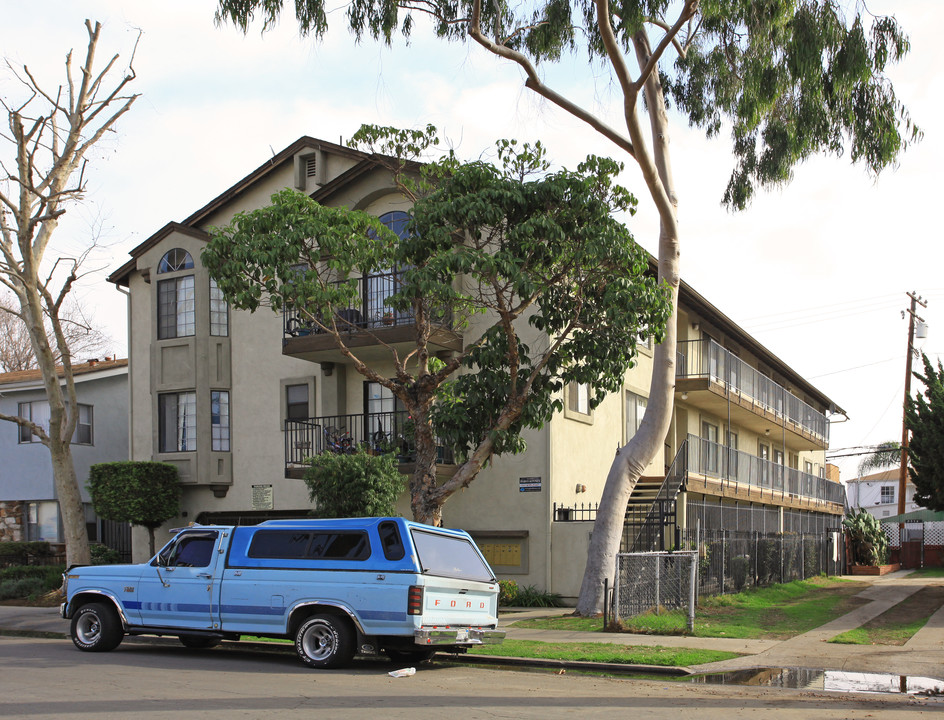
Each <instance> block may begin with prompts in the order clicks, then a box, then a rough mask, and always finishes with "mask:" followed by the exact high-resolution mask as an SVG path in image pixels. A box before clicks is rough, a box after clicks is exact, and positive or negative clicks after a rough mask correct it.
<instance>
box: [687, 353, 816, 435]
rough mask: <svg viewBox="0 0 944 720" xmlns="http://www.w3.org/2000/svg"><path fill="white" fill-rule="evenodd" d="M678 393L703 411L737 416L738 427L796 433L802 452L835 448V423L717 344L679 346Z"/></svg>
mask: <svg viewBox="0 0 944 720" xmlns="http://www.w3.org/2000/svg"><path fill="white" fill-rule="evenodd" d="M676 361H677V362H676V386H675V391H676V393H677V394H679V393H687V394H688V395H689V396H690V397H692V399H693V402H694V403H695V404H696V405H698V406H699V407H703V408H705V409H707V410H710V411H712V412H714V413H715V414H716V415H717V416H719V417H728V413H729V412H730V413H732V415H731V417H732V422H734V421H736V422H737V424H739V425H742V426H744V427H745V428H748V429H750V430H752V431H754V432H756V433H757V434H758V435H765V434H766V435H769V434H770V429H771V427H774V428H783V429H784V430H785V431H786V432H789V433H790V434H791V436H792V437H791V441H790V442H788V444H789V445H790V447H791V448H794V449H798V450H804V449H805V450H815V449H823V448H825V447H827V445H828V444H829V421H828V420H827V419H826V416H825V415H824V414H823V413H821V412H820V411H818V410H816V409H815V408H813V407H812V406H811V405H809V404H808V403H805V402H804V401H803V400H801V399H800V398H798V397H797V396H796V395H794V394H793V393H791V392H790V391H788V390H787V389H786V388H784V387H783V386H782V385H779V384H778V383H776V382H774V381H773V380H771V379H770V378H769V377H767V376H766V375H763V374H762V373H761V372H759V371H758V370H757V369H755V368H753V367H751V366H750V365H748V364H747V363H745V362H744V361H743V360H741V359H740V358H739V357H737V356H736V355H733V354H732V353H730V352H728V351H727V350H725V349H724V348H723V347H721V346H720V345H718V343H716V342H715V341H714V340H688V341H685V342H680V343H679V344H678V355H677V358H676Z"/></svg>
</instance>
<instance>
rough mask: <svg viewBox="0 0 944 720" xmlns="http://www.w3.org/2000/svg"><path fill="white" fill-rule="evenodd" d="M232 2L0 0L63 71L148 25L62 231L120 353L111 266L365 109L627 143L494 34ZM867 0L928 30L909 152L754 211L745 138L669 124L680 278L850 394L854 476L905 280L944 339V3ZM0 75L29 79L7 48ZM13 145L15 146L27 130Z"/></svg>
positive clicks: (612, 107)
mask: <svg viewBox="0 0 944 720" xmlns="http://www.w3.org/2000/svg"><path fill="white" fill-rule="evenodd" d="M286 4H287V5H288V6H289V7H291V6H292V3H291V2H286ZM215 7H216V5H215V2H214V1H213V0H164V2H161V3H141V2H138V3H128V2H121V1H119V0H83V2H81V3H78V2H74V0H69V1H64V0H62V1H60V0H38V1H37V2H34V3H23V2H20V1H19V0H0V9H2V17H3V22H2V24H0V56H2V57H3V58H4V59H5V60H7V61H8V62H10V64H11V65H12V66H13V67H17V68H21V67H22V66H23V65H24V64H26V65H27V66H29V68H30V70H31V71H32V72H33V73H34V74H35V75H36V76H37V77H38V79H40V81H41V83H42V84H43V85H44V86H45V87H50V88H51V87H55V86H56V85H58V84H59V83H60V82H62V79H63V77H64V70H63V68H64V59H65V53H66V52H67V50H68V49H70V48H74V49H75V54H76V60H78V58H79V57H80V56H81V57H84V50H85V46H86V42H87V36H86V31H85V27H84V20H85V19H86V18H89V19H92V20H98V21H100V22H102V24H103V32H102V41H101V43H100V49H99V59H100V61H101V60H103V59H104V58H106V57H109V58H110V57H111V56H112V55H113V54H115V53H118V54H119V55H120V57H119V60H118V62H117V65H116V68H125V67H127V63H128V59H129V58H130V56H131V52H132V49H133V48H134V47H135V42H136V40H137V49H136V52H135V55H134V70H135V73H136V79H135V81H134V82H133V83H132V89H133V91H134V92H138V93H141V97H139V98H138V100H137V101H136V103H135V104H134V106H133V108H132V110H131V112H130V113H129V114H127V115H126V116H124V117H123V118H122V119H121V120H120V122H119V124H118V126H117V128H116V132H114V133H111V134H109V136H108V137H107V139H105V140H104V141H103V142H102V143H100V145H99V146H98V147H97V148H96V149H95V150H93V152H92V153H91V155H90V158H89V159H90V166H89V170H88V172H87V181H88V185H87V188H88V189H87V193H86V198H85V201H84V202H83V203H82V205H80V206H74V207H72V208H70V210H69V212H68V213H67V215H66V216H65V218H64V220H63V222H62V224H61V226H60V228H59V229H58V230H57V235H56V237H55V240H54V250H53V252H54V253H55V255H54V256H55V257H74V256H76V255H78V254H79V253H80V252H81V250H82V248H84V247H87V245H88V244H89V242H90V240H91V239H92V238H97V240H98V244H99V248H98V249H97V250H96V252H95V253H94V254H93V256H91V257H90V258H89V260H88V261H87V263H86V266H85V267H86V269H87V270H90V271H91V272H89V273H88V275H87V276H86V277H84V278H83V281H82V283H81V286H80V287H79V288H78V290H77V295H78V297H79V299H80V300H81V302H82V303H83V305H84V306H85V307H86V308H87V309H89V310H90V311H91V313H92V314H93V316H94V319H95V322H96V324H97V325H99V326H100V327H102V328H103V329H104V330H105V332H107V333H108V334H109V335H110V336H111V337H112V338H113V348H112V349H113V351H114V352H115V353H117V354H118V355H119V356H124V355H125V354H126V352H127V325H126V322H127V320H126V313H125V300H124V297H123V296H122V295H120V294H119V293H118V291H117V290H116V289H115V288H114V286H112V285H111V284H109V283H107V282H105V277H107V275H108V274H109V273H110V272H112V271H114V270H115V269H116V268H118V267H120V266H121V265H122V264H124V263H125V262H126V261H127V260H128V259H129V256H128V252H129V251H130V250H131V249H132V248H134V247H135V246H136V245H138V244H139V243H141V242H143V241H144V240H146V239H147V238H148V237H149V236H150V235H151V234H153V233H154V232H156V231H157V230H159V229H160V228H161V227H163V226H164V225H165V224H166V223H167V222H170V221H180V220H183V219H184V218H186V217H187V216H188V215H190V214H191V213H192V212H193V211H195V210H196V209H198V208H200V207H202V206H203V205H204V204H205V203H207V202H208V201H209V200H211V199H212V198H214V197H216V196H217V195H218V194H220V193H221V192H223V191H224V190H226V189H227V188H228V187H230V186H231V185H232V184H233V183H234V182H236V181H237V180H239V179H241V178H242V177H243V176H245V175H246V174H248V173H249V172H250V171H251V170H254V169H255V168H256V167H258V166H259V165H261V164H262V163H263V162H265V160H266V159H267V158H269V157H271V156H272V154H274V153H275V152H278V151H280V150H281V149H283V148H285V147H286V146H288V145H289V144H291V143H292V142H293V141H294V140H296V139H297V138H298V137H300V136H302V135H310V136H313V137H318V138H322V139H325V140H329V141H332V142H339V141H346V140H347V139H348V138H350V137H351V135H352V134H353V133H354V132H355V131H356V130H357V128H358V127H359V126H360V125H361V124H362V123H376V124H383V125H393V126H397V127H422V126H424V125H425V124H427V123H432V124H434V125H436V126H437V127H438V128H439V129H440V132H441V134H442V136H443V137H445V138H446V139H447V141H448V143H449V144H450V145H451V146H452V147H454V148H455V150H456V152H457V154H458V155H459V156H460V157H463V158H469V159H472V158H477V157H480V156H482V155H483V154H484V155H486V156H488V155H489V154H493V153H491V150H492V149H493V148H494V143H495V141H496V140H498V139H500V138H517V139H518V140H520V141H533V140H537V139H540V140H541V141H542V142H543V143H544V144H545V145H546V147H547V148H548V151H549V155H550V157H551V159H552V160H554V161H555V162H556V163H557V164H558V165H561V166H566V167H574V166H575V165H576V164H577V163H578V162H580V161H581V160H582V159H583V158H584V157H585V156H586V155H587V154H590V153H593V154H598V155H610V156H612V157H616V158H617V159H619V152H620V151H619V150H618V149H617V148H616V147H615V146H613V145H612V144H610V143H609V142H608V141H606V140H604V139H602V138H600V137H599V136H597V135H595V134H594V133H593V132H592V131H591V130H590V129H589V128H587V127H584V126H583V125H581V124H580V123H579V122H578V121H577V120H575V119H573V118H571V117H570V116H569V115H566V114H565V113H564V112H563V111H561V110H559V109H557V108H556V107H554V106H551V105H549V104H548V103H546V102H545V101H543V100H542V99H540V98H538V97H537V96H536V95H534V94H533V93H532V92H531V91H529V90H527V89H526V88H525V87H524V82H523V76H522V73H521V71H520V70H519V69H518V68H517V67H516V66H513V65H512V64H510V63H507V62H505V61H501V60H498V59H496V58H494V57H492V56H491V55H488V54H487V53H486V52H485V51H484V50H482V49H480V48H478V47H477V46H474V47H473V46H471V45H464V44H451V45H447V44H444V43H442V42H440V41H436V40H435V39H433V38H432V37H430V36H429V35H428V34H424V33H422V32H421V31H420V29H417V30H416V31H415V32H414V35H413V39H412V41H411V44H410V46H409V47H407V46H406V45H405V44H404V43H403V42H402V40H398V41H396V42H395V43H394V47H393V48H387V47H384V46H382V45H380V44H378V43H374V42H372V41H369V40H365V41H362V42H361V43H360V44H357V43H355V42H354V40H353V38H351V37H350V35H349V34H348V33H347V31H346V29H345V27H344V6H343V5H342V4H340V3H339V4H338V6H337V10H335V11H333V12H332V13H331V14H330V15H329V22H330V23H333V24H332V30H331V31H330V32H329V34H328V36H327V37H326V38H324V39H323V40H322V41H320V42H315V41H313V40H309V39H303V38H299V37H298V33H297V31H296V26H295V21H294V17H292V16H291V15H287V16H286V18H285V20H284V21H283V22H282V23H281V24H280V26H279V27H277V28H276V29H274V30H272V31H270V32H268V33H266V34H264V35H263V34H262V33H261V27H260V26H255V27H254V28H251V29H250V31H249V33H248V34H247V35H245V36H244V35H243V34H242V33H241V32H239V31H238V30H236V29H235V28H232V27H229V26H223V27H216V26H215V25H214V22H213V15H214V11H215ZM868 7H869V10H870V11H871V12H873V13H876V14H888V13H891V14H894V15H895V16H896V18H897V19H898V20H899V22H900V23H901V24H902V26H903V27H904V28H905V30H906V32H907V33H908V34H909V36H910V38H911V44H912V49H911V53H910V54H909V56H908V57H907V58H906V59H905V60H904V61H903V62H902V63H900V64H899V65H897V66H895V67H894V68H892V70H891V72H890V73H889V74H890V76H891V78H892V80H893V82H894V83H895V88H896V91H897V93H898V97H899V99H900V100H901V101H903V102H904V103H905V105H906V106H907V107H908V109H909V111H910V112H911V115H912V118H913V119H914V121H915V122H916V123H917V124H918V125H919V126H920V127H921V129H922V130H923V131H924V138H923V140H922V141H921V142H920V143H919V144H917V145H915V146H913V147H911V148H909V150H908V151H907V152H906V153H905V154H904V155H902V157H901V158H900V162H899V163H898V165H897V166H896V167H895V168H890V169H889V170H887V171H886V172H884V173H883V174H882V175H881V176H880V177H879V178H878V179H875V178H872V177H869V176H868V175H867V173H866V172H865V170H864V168H862V167H859V166H853V165H852V164H851V162H850V161H849V159H848V157H839V158H837V157H822V158H816V159H814V160H811V161H809V162H806V163H804V164H803V165H801V166H799V167H798V168H797V169H796V171H795V174H794V178H793V180H792V182H791V183H790V184H789V185H787V186H785V187H783V188H777V189H774V190H770V191H766V192H762V193H760V194H759V195H758V196H757V197H756V198H755V199H754V201H753V203H752V205H751V206H750V208H749V209H748V210H746V211H745V212H741V213H736V214H735V213H730V212H728V211H726V210H725V209H724V208H722V206H721V204H720V200H721V197H722V194H723V192H724V188H725V186H726V184H727V178H728V174H729V173H730V170H731V168H732V166H733V162H732V158H731V155H730V151H729V146H730V144H729V138H728V136H726V135H725V133H724V132H723V131H722V133H721V135H720V136H719V137H716V138H714V139H711V140H708V139H706V138H705V137H704V135H703V133H702V132H701V131H699V130H697V129H690V128H688V127H687V125H686V123H685V122H684V121H683V120H681V119H680V118H678V117H675V118H673V125H672V129H671V136H670V142H671V155H672V162H673V168H674V175H675V181H676V185H677V191H678V196H679V202H680V205H679V218H680V228H681V233H682V234H681V247H682V258H681V269H682V277H683V279H684V280H685V281H686V282H687V283H688V284H689V285H691V286H692V287H693V288H694V289H695V290H696V291H697V292H699V293H700V294H701V295H703V296H704V297H705V298H707V299H708V300H709V302H711V303H712V304H713V305H715V307H717V308H718V309H719V310H721V311H722V312H724V313H725V314H726V315H727V316H728V317H729V318H731V319H732V320H733V321H734V322H736V323H737V324H738V325H740V326H741V327H742V328H744V329H745V330H746V331H748V332H750V333H751V334H752V335H753V336H754V337H755V338H757V340H758V341H759V342H761V343H762V344H763V345H764V346H765V347H767V348H768V349H769V350H770V351H771V352H772V353H774V354H775V355H776V356H777V357H779V358H780V359H781V360H782V361H784V362H785V363H787V364H788V365H790V366H791V367H793V368H794V369H795V370H796V371H797V372H799V373H800V374H802V375H803V376H804V377H806V378H807V379H808V380H809V381H810V382H812V384H813V385H814V386H815V387H817V388H818V389H820V390H821V391H822V392H823V393H825V394H826V395H827V396H828V397H829V398H831V399H832V400H833V401H834V402H835V404H836V405H838V406H839V407H841V408H842V409H843V410H845V412H846V414H847V415H848V419H846V418H845V417H844V416H841V415H840V416H834V417H832V418H831V420H832V423H831V442H830V446H831V449H830V455H833V456H835V457H834V459H833V462H835V463H836V464H837V465H839V467H840V469H841V472H842V478H843V479H848V478H850V477H854V476H855V475H856V466H857V464H858V461H859V460H860V457H859V456H856V455H853V454H852V453H855V452H858V451H860V450H861V449H862V448H863V447H864V446H869V445H874V444H876V443H879V442H883V441H886V440H900V439H901V427H902V402H903V398H904V384H905V359H906V353H907V348H906V346H907V340H908V323H907V319H906V318H905V319H903V317H902V311H904V310H906V309H907V308H908V306H909V303H910V299H909V298H908V297H907V295H906V293H907V292H911V291H914V292H916V293H917V294H918V295H920V296H922V297H923V298H924V299H925V300H926V301H927V308H919V315H920V316H921V317H922V318H923V319H924V320H925V321H926V322H927V324H928V337H927V338H926V339H924V340H920V341H917V342H916V347H917V348H918V349H919V350H921V351H923V352H925V353H927V354H928V355H929V357H931V358H932V360H934V361H937V359H940V358H941V355H942V354H944V248H942V245H941V237H940V236H941V231H940V226H939V225H938V224H937V223H936V221H934V219H933V218H934V217H935V212H936V209H937V204H938V203H939V202H941V197H940V195H941V193H940V188H941V184H940V183H939V182H938V181H937V179H938V175H939V173H940V168H941V166H942V164H944V73H942V72H941V69H942V68H944V44H942V43H940V41H939V38H938V37H937V36H936V34H937V33H936V31H937V29H938V28H939V27H940V26H941V24H942V22H944V3H942V2H940V0H870V2H869V4H868ZM139 32H140V38H139V37H138V35H139ZM542 72H543V74H544V76H545V78H546V81H547V82H548V83H549V84H550V85H551V86H552V87H554V88H555V89H558V90H559V91H562V92H563V94H565V95H568V96H570V97H574V98H576V99H578V100H579V102H580V104H582V105H584V106H585V107H588V108H591V109H593V110H595V111H596V112H598V113H599V114H601V115H602V116H604V117H605V118H608V121H609V122H610V124H612V125H613V126H615V127H620V123H621V118H620V112H621V108H620V100H619V98H618V96H617V93H616V92H615V91H614V89H613V85H612V83H611V81H610V79H609V76H608V75H607V74H606V73H605V72H604V71H603V70H602V69H601V68H598V67H591V66H589V65H588V64H587V63H586V62H585V59H584V58H583V56H578V57H573V58H571V57H568V58H565V59H564V60H563V61H562V62H561V63H559V64H558V65H556V66H549V67H547V68H545V69H543V71H542ZM0 95H2V96H3V97H4V98H5V99H15V98H18V97H19V98H21V97H22V91H21V88H20V87H19V86H18V85H17V83H16V82H15V80H14V79H13V78H12V76H11V73H10V71H9V70H8V69H7V68H6V67H2V68H0ZM0 152H2V153H3V155H2V157H3V158H4V159H6V158H7V157H8V153H9V150H8V148H2V149H0ZM621 181H622V183H623V184H624V185H625V186H626V187H628V188H629V189H630V190H632V191H634V192H635V193H636V195H637V197H639V200H640V203H639V211H638V212H637V214H636V215H635V216H634V217H632V218H631V219H629V221H628V224H629V226H630V228H631V229H632V230H633V233H634V235H635V237H636V239H637V241H638V242H639V243H640V244H641V245H642V246H643V247H644V248H646V249H647V250H649V251H650V252H653V253H655V252H656V250H657V236H658V220H657V216H656V214H655V211H654V209H653V208H652V206H651V203H649V202H647V197H646V192H645V188H644V186H643V183H642V179H641V177H640V176H639V173H638V170H636V167H635V165H631V164H629V163H627V169H626V171H625V172H624V173H623V175H622V177H621ZM916 367H917V366H916ZM912 385H913V387H912V389H913V391H916V390H918V389H919V388H920V383H918V382H917V381H915V382H913V383H912Z"/></svg>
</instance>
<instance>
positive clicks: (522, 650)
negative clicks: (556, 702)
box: [469, 640, 738, 667]
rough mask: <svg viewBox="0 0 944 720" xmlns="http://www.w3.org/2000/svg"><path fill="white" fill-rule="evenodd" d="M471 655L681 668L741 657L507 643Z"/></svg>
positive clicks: (651, 649)
mask: <svg viewBox="0 0 944 720" xmlns="http://www.w3.org/2000/svg"><path fill="white" fill-rule="evenodd" d="M469 654H470V655H498V656H500V657H519V658H544V659H549V660H578V661H583V662H604V663H624V664H627V665H660V666H669V667H673V666H680V665H698V664H700V663H709V662H718V661H719V660H729V659H730V658H733V657H738V654H737V653H732V652H725V651H722V650H695V649H693V648H674V647H659V646H651V647H650V646H633V645H616V644H612V643H606V642H590V643H580V642H559V643H553V642H539V641H535V640H505V641H504V642H503V643H501V644H500V645H487V646H484V647H481V648H475V649H473V650H470V651H469Z"/></svg>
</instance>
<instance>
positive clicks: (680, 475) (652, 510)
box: [628, 438, 688, 552]
mask: <svg viewBox="0 0 944 720" xmlns="http://www.w3.org/2000/svg"><path fill="white" fill-rule="evenodd" d="M687 474H688V438H686V439H685V440H683V441H682V444H681V445H680V446H679V449H678V452H677V453H675V459H674V460H672V464H671V465H670V466H669V470H668V472H667V473H666V474H665V479H664V480H663V481H662V485H661V486H660V487H659V492H658V493H656V497H655V499H653V501H652V505H650V506H649V512H648V513H646V519H645V520H644V521H643V522H642V524H641V525H640V526H639V532H638V533H636V537H635V538H633V542H632V545H630V546H629V548H628V550H629V552H638V551H637V550H636V547H637V545H638V544H639V539H640V538H641V537H642V536H643V533H645V532H646V531H647V530H648V529H650V528H651V527H653V526H655V525H658V524H662V525H664V523H659V522H657V514H656V506H657V505H658V504H659V503H665V504H666V505H668V504H669V503H672V502H675V499H676V498H677V497H678V494H679V490H680V488H681V487H682V481H683V480H684V479H685V476H686V475H687ZM659 515H661V513H659ZM647 549H648V550H651V549H652V548H651V547H650V548H647Z"/></svg>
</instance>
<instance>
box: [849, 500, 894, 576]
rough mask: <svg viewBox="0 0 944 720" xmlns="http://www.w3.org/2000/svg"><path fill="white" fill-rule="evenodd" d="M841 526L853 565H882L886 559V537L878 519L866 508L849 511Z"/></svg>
mask: <svg viewBox="0 0 944 720" xmlns="http://www.w3.org/2000/svg"><path fill="white" fill-rule="evenodd" d="M842 526H843V528H845V530H846V535H847V537H848V538H849V547H850V549H851V551H852V564H853V565H884V564H885V563H886V562H887V560H888V538H887V537H885V533H884V531H883V530H882V525H881V523H879V521H878V519H877V518H876V517H875V516H874V515H872V514H871V513H870V512H868V511H867V510H862V509H860V510H859V511H858V512H854V513H853V512H850V513H848V514H847V515H846V517H845V518H843V521H842Z"/></svg>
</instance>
